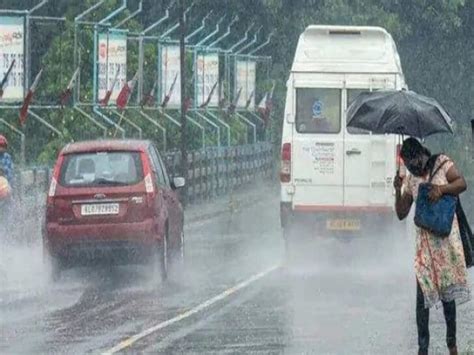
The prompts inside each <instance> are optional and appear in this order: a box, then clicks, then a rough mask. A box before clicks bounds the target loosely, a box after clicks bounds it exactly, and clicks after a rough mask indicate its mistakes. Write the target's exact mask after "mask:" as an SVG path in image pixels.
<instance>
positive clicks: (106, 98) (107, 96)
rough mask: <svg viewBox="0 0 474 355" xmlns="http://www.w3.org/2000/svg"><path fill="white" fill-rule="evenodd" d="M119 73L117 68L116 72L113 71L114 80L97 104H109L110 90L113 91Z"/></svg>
mask: <svg viewBox="0 0 474 355" xmlns="http://www.w3.org/2000/svg"><path fill="white" fill-rule="evenodd" d="M119 73H120V70H117V73H115V78H114V81H113V82H112V86H111V87H110V88H109V89H108V90H107V92H106V93H105V96H104V98H103V99H102V100H100V101H99V104H100V105H101V106H107V105H108V104H109V100H110V96H112V91H114V88H115V85H117V82H118V76H119Z"/></svg>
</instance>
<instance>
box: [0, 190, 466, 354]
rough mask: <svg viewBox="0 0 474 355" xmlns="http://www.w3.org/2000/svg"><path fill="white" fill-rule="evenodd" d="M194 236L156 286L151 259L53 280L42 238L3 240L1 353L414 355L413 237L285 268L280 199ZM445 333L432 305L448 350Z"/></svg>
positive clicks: (437, 337)
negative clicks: (20, 243) (18, 242)
mask: <svg viewBox="0 0 474 355" xmlns="http://www.w3.org/2000/svg"><path fill="white" fill-rule="evenodd" d="M186 236H187V248H186V249H187V259H186V264H185V265H184V266H183V267H182V268H180V269H177V270H174V272H173V273H172V275H171V277H170V280H169V281H167V282H166V283H164V284H162V285H158V287H157V285H156V284H155V281H154V279H153V277H152V276H151V275H149V274H148V272H147V270H146V269H145V268H143V267H117V268H110V269H104V268H102V269H99V270H97V269H91V268H84V269H81V270H72V271H68V272H67V273H66V274H65V276H64V278H63V280H62V281H61V282H60V283H59V284H57V285H51V284H47V283H46V281H45V279H46V278H45V275H44V274H45V270H44V269H43V268H42V266H41V265H42V264H41V251H40V248H39V246H38V247H29V248H25V247H14V248H13V247H6V246H2V250H1V257H2V259H1V262H0V272H1V274H0V277H1V280H0V281H1V283H2V288H1V291H0V353H2V354H16V353H69V354H75V353H86V352H92V353H100V352H106V351H109V350H121V351H123V352H130V353H137V352H143V353H163V354H169V353H205V354H208V353H264V354H267V353H268V354H273V353H286V354H301V353H337V354H339V353H346V354H355V353H357V354H359V353H361V354H362V353H364V354H366V353H374V354H375V353H376V354H395V353H400V354H406V353H415V352H416V329H415V319H414V317H415V315H414V301H415V282H414V276H413V271H412V269H411V265H412V262H411V260H412V250H413V245H412V244H411V243H410V241H408V240H406V239H400V242H399V243H395V244H394V245H393V246H390V248H387V251H388V252H385V253H382V254H380V253H378V252H377V250H376V248H375V247H374V244H373V243H371V242H370V241H358V240H352V241H348V242H342V241H339V240H317V241H311V242H305V245H304V248H302V250H301V251H300V252H299V253H298V255H297V257H296V258H295V259H296V260H293V261H292V262H291V263H290V264H289V265H287V264H286V263H284V262H283V261H284V258H283V243H282V240H281V232H280V229H279V224H278V199H277V198H276V197H275V198H272V199H268V198H262V201H261V202H260V203H258V204H255V205H254V206H252V207H248V208H244V209H243V210H241V211H240V212H237V213H235V214H233V215H232V216H228V215H223V216H220V217H217V218H214V219H211V220H208V221H204V222H195V223H192V224H190V225H188V226H187V229H186ZM335 261H336V262H335ZM470 274H471V275H470V276H471V284H472V285H473V286H474V280H473V276H474V275H473V273H472V272H470ZM444 331H445V330H444V321H443V317H442V311H441V310H433V311H432V316H431V334H432V349H433V350H439V353H446V351H445V347H444V340H443V339H444ZM458 338H459V347H460V349H461V350H465V351H466V350H467V349H468V347H469V346H470V347H471V348H472V351H473V352H474V302H470V303H468V304H465V305H461V306H459V307H458Z"/></svg>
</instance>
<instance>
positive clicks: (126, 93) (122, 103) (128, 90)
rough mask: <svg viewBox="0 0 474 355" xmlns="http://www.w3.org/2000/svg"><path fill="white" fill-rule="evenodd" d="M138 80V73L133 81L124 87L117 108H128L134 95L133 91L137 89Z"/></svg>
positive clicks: (118, 97) (118, 98)
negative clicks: (129, 101) (131, 96)
mask: <svg viewBox="0 0 474 355" xmlns="http://www.w3.org/2000/svg"><path fill="white" fill-rule="evenodd" d="M137 78H138V72H137V73H135V75H134V77H133V78H132V80H129V81H127V82H126V83H125V85H124V86H123V88H122V90H120V93H119V94H118V96H117V100H116V103H117V107H118V108H119V109H121V110H123V109H124V108H125V107H126V106H127V103H128V100H129V99H130V95H131V94H132V92H133V89H134V88H135V84H136V82H137Z"/></svg>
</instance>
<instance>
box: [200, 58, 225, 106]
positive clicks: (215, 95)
mask: <svg viewBox="0 0 474 355" xmlns="http://www.w3.org/2000/svg"><path fill="white" fill-rule="evenodd" d="M196 64H197V65H196V67H197V74H196V103H197V106H201V105H202V104H204V103H207V106H209V107H217V106H219V90H218V87H217V84H218V82H219V56H218V55H217V54H216V53H206V54H199V55H198V56H197V63H196ZM213 89H214V90H213ZM211 94H212V95H211ZM207 100H209V102H207Z"/></svg>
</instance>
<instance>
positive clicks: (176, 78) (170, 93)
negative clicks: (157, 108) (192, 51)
mask: <svg viewBox="0 0 474 355" xmlns="http://www.w3.org/2000/svg"><path fill="white" fill-rule="evenodd" d="M176 80H178V73H176V75H175V76H174V80H173V83H172V84H171V86H170V90H169V91H168V94H167V95H166V96H165V98H164V99H163V102H162V103H161V107H162V108H165V107H166V106H167V105H168V102H169V101H170V98H171V95H172V94H173V91H174V86H175V85H176Z"/></svg>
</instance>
